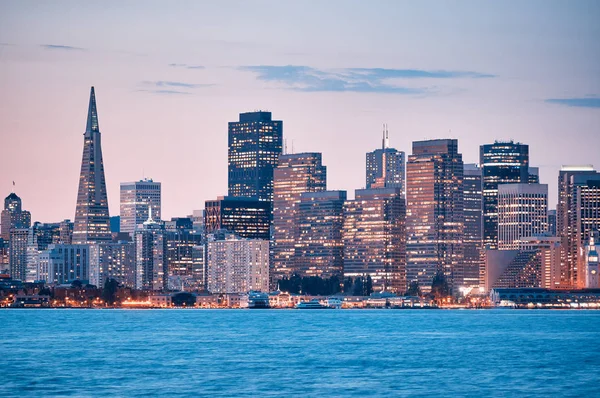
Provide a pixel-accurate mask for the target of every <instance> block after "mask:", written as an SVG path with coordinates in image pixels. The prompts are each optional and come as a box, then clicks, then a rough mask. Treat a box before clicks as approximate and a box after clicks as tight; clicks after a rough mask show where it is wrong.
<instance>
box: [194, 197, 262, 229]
mask: <svg viewBox="0 0 600 398" xmlns="http://www.w3.org/2000/svg"><path fill="white" fill-rule="evenodd" d="M204 228H205V232H206V233H207V234H210V233H214V232H217V231H219V230H226V231H229V232H232V233H235V234H236V235H238V236H240V237H242V238H249V239H265V240H269V236H270V228H271V203H270V202H265V201H261V200H258V199H251V198H237V197H231V196H225V197H219V198H217V200H207V201H206V202H205V208H204Z"/></svg>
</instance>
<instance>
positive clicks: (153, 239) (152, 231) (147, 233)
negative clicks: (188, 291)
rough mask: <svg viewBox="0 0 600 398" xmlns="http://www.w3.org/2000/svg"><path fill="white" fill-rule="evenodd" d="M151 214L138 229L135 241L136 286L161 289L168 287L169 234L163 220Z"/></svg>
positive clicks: (149, 212) (145, 288) (150, 211)
mask: <svg viewBox="0 0 600 398" xmlns="http://www.w3.org/2000/svg"><path fill="white" fill-rule="evenodd" d="M148 214H150V216H149V217H148V220H147V221H145V222H144V223H143V224H142V227H141V228H138V229H136V231H135V233H134V236H135V239H134V242H135V257H136V259H135V288H136V289H138V290H155V291H161V290H164V289H166V288H167V280H168V262H167V236H166V231H165V226H164V223H163V222H162V221H154V219H152V210H149V211H148Z"/></svg>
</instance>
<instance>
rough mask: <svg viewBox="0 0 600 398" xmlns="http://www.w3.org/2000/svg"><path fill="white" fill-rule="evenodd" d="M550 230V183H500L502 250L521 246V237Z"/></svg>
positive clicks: (499, 203)
mask: <svg viewBox="0 0 600 398" xmlns="http://www.w3.org/2000/svg"><path fill="white" fill-rule="evenodd" d="M547 232H548V185H547V184H502V185H499V186H498V249H500V250H512V249H517V248H518V246H519V240H520V239H521V238H524V237H527V236H536V235H541V234H545V233H547Z"/></svg>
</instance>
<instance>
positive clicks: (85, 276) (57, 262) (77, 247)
mask: <svg viewBox="0 0 600 398" xmlns="http://www.w3.org/2000/svg"><path fill="white" fill-rule="evenodd" d="M37 279H38V280H43V281H46V283H47V284H49V285H60V284H64V283H71V282H73V281H75V280H79V281H82V282H84V283H87V282H88V281H89V279H90V245H86V244H73V245H63V244H57V245H55V244H52V245H48V248H47V249H46V250H44V251H42V252H41V253H40V257H39V268H38V278H37Z"/></svg>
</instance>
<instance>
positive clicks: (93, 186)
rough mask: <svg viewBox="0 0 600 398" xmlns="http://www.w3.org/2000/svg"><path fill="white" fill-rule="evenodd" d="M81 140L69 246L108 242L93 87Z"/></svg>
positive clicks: (104, 183)
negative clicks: (79, 165)
mask: <svg viewBox="0 0 600 398" xmlns="http://www.w3.org/2000/svg"><path fill="white" fill-rule="evenodd" d="M83 137H84V141H83V158H82V160H81V175H80V177H79V190H78V192H77V206H76V209H75V222H74V226H73V243H96V242H110V240H111V234H110V223H109V218H110V217H109V214H108V199H107V196H106V182H105V180H104V162H103V161H102V146H101V140H100V138H101V137H100V129H99V127H98V112H97V110H96V96H95V94H94V87H92V90H91V93H90V105H89V109H88V117H87V126H86V128H85V133H84V135H83Z"/></svg>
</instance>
